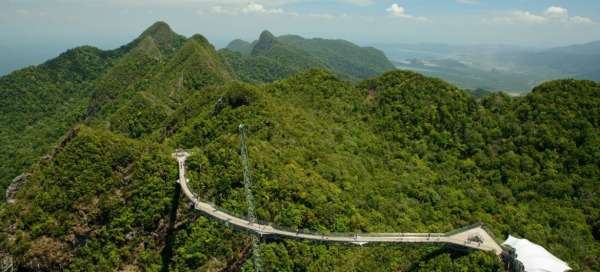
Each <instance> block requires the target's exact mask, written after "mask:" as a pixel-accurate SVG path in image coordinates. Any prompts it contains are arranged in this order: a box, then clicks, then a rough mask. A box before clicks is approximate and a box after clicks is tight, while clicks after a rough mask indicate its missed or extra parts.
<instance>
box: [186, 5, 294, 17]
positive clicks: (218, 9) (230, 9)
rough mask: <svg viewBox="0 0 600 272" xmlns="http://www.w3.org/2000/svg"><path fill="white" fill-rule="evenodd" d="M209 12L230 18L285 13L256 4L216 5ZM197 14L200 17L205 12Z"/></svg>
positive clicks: (281, 10) (278, 9)
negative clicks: (243, 15)
mask: <svg viewBox="0 0 600 272" xmlns="http://www.w3.org/2000/svg"><path fill="white" fill-rule="evenodd" d="M209 12H210V13H212V14H220V15H230V16H235V15H239V14H283V13H284V11H283V9H280V8H277V9H268V8H265V6H263V5H261V4H258V3H255V2H250V3H247V4H246V5H243V6H240V5H229V6H222V5H215V6H212V7H210V10H209ZM197 13H198V14H199V15H201V14H202V13H203V12H202V11H199V12H197Z"/></svg>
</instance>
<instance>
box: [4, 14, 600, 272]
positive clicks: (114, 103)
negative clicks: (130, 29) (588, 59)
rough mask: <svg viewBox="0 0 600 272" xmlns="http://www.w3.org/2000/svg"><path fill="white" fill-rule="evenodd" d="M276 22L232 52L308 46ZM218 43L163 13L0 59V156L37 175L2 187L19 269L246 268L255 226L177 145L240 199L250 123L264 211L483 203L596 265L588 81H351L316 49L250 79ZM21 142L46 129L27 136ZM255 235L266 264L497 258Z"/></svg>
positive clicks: (432, 222)
mask: <svg viewBox="0 0 600 272" xmlns="http://www.w3.org/2000/svg"><path fill="white" fill-rule="evenodd" d="M278 40H279V38H274V37H272V36H269V35H267V34H265V37H261V39H260V40H259V42H257V43H256V45H255V46H254V47H253V51H252V53H251V54H253V55H255V56H247V55H244V54H242V53H235V54H239V55H236V56H237V57H239V56H246V57H251V58H260V60H261V63H262V65H265V66H263V67H262V68H264V69H266V68H269V67H270V66H269V65H268V64H269V63H275V64H279V65H281V67H282V68H285V67H289V66H286V65H285V64H284V63H282V62H279V61H277V59H275V58H273V56H276V55H277V54H279V53H282V54H283V53H285V55H292V54H300V52H303V51H299V50H298V51H294V50H292V51H289V50H290V49H289V48H287V47H285V46H283V45H278V44H279V43H281V42H279V41H278ZM273 48H275V49H276V50H273ZM80 51H81V52H80ZM254 51H257V52H254ZM75 53H76V54H75ZM276 53H277V54H276ZM224 54H234V52H231V51H228V52H220V53H217V52H216V51H215V50H214V47H213V46H212V45H211V44H210V43H209V42H208V41H207V40H206V39H205V38H204V37H202V36H200V35H194V36H192V37H190V38H184V37H181V36H179V35H177V34H175V33H173V32H172V31H171V30H170V28H168V26H167V25H166V24H164V23H157V24H155V25H154V26H152V27H151V28H150V29H149V30H148V31H146V32H145V33H144V34H142V35H141V36H140V37H139V38H138V39H136V40H135V41H134V42H132V43H130V44H128V45H127V46H124V47H122V48H120V49H117V50H113V51H107V52H104V51H100V50H98V49H93V48H89V47H83V48H80V49H76V50H75V51H68V52H67V53H65V54H63V55H61V56H60V57H58V58H57V59H55V60H52V61H50V62H48V63H47V64H44V65H42V66H38V67H33V68H28V69H26V70H22V71H19V72H16V73H13V74H11V75H9V76H6V77H3V78H1V79H0V82H2V85H0V86H2V87H1V88H0V93H2V96H1V97H0V98H1V100H0V103H2V110H3V112H2V118H6V120H5V119H2V122H3V123H1V125H2V137H3V141H5V140H4V139H9V140H10V141H6V142H2V145H3V146H6V147H7V148H8V149H9V150H16V151H19V152H23V153H24V154H25V155H20V154H18V155H14V156H19V159H20V158H23V159H22V161H23V162H24V163H23V164H21V165H15V166H11V164H8V163H9V162H10V159H11V158H12V157H11V156H8V155H7V156H6V157H3V159H6V161H3V162H2V165H3V167H4V166H9V167H8V168H7V169H8V171H7V172H8V174H10V176H11V178H12V177H13V176H15V175H16V174H18V173H20V172H28V173H30V174H31V175H29V176H26V177H24V179H25V181H24V182H23V185H22V186H21V187H20V188H19V190H17V192H16V195H15V196H14V197H13V199H12V200H13V202H12V203H3V204H0V229H1V231H0V252H7V253H10V255H12V256H13V257H14V260H15V261H16V265H17V266H18V268H19V269H20V270H23V271H30V270H43V271H62V270H66V271H115V270H123V271H159V270H162V271H167V270H170V271H236V270H240V269H241V270H242V271H253V269H252V262H251V260H250V258H249V257H250V256H251V251H250V248H251V241H250V238H249V236H248V235H247V234H246V233H244V232H239V231H236V230H234V229H230V228H228V227H226V226H225V225H223V224H222V223H220V222H216V221H213V220H211V219H209V218H206V217H204V216H202V215H201V214H199V213H197V212H195V211H194V210H193V209H192V207H190V203H189V201H188V200H187V199H186V198H185V197H183V196H182V195H181V192H180V189H179V187H178V186H179V185H178V184H177V183H176V182H175V180H176V179H177V162H176V161H175V160H174V159H173V158H172V157H171V153H172V152H173V151H174V150H175V149H177V148H185V149H186V150H188V151H189V152H191V153H192V154H193V155H192V156H191V157H190V158H189V159H188V163H187V168H188V169H187V170H188V177H189V179H190V186H191V187H192V189H193V190H194V192H195V193H196V194H198V196H199V197H200V198H202V199H205V200H207V201H210V202H213V203H215V204H216V205H217V206H219V207H222V208H224V209H226V210H229V211H230V212H231V213H233V214H236V215H240V216H243V215H244V214H246V211H247V207H246V195H245V193H244V185H243V182H242V167H241V161H240V157H239V134H238V125H239V124H241V123H243V124H245V125H246V126H247V127H248V132H247V136H248V143H247V144H248V147H249V155H250V163H251V173H252V178H253V180H254V183H255V186H254V187H253V193H254V197H255V200H256V213H257V215H258V218H259V219H260V220H264V221H269V222H274V223H276V224H278V225H282V226H287V227H291V228H297V229H306V230H315V231H323V232H445V231H450V230H452V229H455V228H457V227H462V226H465V225H468V224H470V223H474V222H477V221H482V222H484V223H486V224H487V225H488V226H489V227H490V228H491V230H493V232H494V234H495V235H496V236H497V237H501V238H504V237H506V236H507V235H508V234H512V235H517V236H521V237H525V238H527V239H530V240H531V241H533V242H535V243H539V244H541V245H543V246H544V247H546V248H547V249H548V250H549V251H551V252H552V253H554V254H555V255H557V256H558V257H559V258H561V259H563V260H565V261H567V262H568V263H569V265H570V266H571V267H573V268H574V269H575V270H576V271H597V270H600V258H599V256H600V241H599V239H600V224H599V223H598V222H600V218H599V214H600V198H598V194H599V193H600V186H598V176H600V169H599V167H598V165H600V111H599V109H600V95H599V94H600V84H598V83H596V82H592V81H578V80H560V81H552V82H547V83H544V84H542V85H540V86H538V87H536V88H535V89H534V90H533V92H532V93H530V94H528V95H527V96H524V97H518V98H511V97H509V96H506V95H504V94H501V93H498V94H489V95H487V96H483V97H482V98H477V97H474V96H472V95H471V94H469V93H468V92H465V91H463V90H461V89H459V88H457V87H455V86H453V85H450V84H448V83H446V82H444V81H441V80H438V79H434V78H429V77H425V76H422V75H420V74H417V73H413V72H406V71H393V72H388V73H385V74H383V75H381V76H378V77H373V78H370V79H367V80H363V81H359V82H353V81H346V80H343V79H340V77H339V76H338V75H337V74H336V73H334V72H329V71H326V70H320V69H309V70H307V71H304V72H301V73H296V74H293V75H291V76H288V77H286V78H284V79H282V80H278V81H276V82H273V83H267V84H262V85H254V84H249V83H241V82H238V81H237V80H236V79H240V78H243V76H240V75H239V74H236V73H235V72H236V71H239V70H236V69H235V68H232V67H230V66H228V65H230V64H231V63H230V62H228V61H225V60H230V59H227V58H228V57H226V56H225V57H224ZM71 55H73V56H71ZM297 57H298V58H302V55H297ZM306 58H307V59H308V61H311V60H312V58H311V57H310V56H307V57H306ZM248 61H253V60H248ZM50 63H54V64H53V65H50ZM303 63H306V62H303ZM276 72H277V71H273V73H276ZM290 73H293V71H290ZM57 75H61V76H57ZM256 75H259V74H256ZM280 76H284V75H282V74H281V75H280ZM33 79H39V81H34V80H33ZM264 81H267V80H264ZM10 84H13V85H10ZM26 84H31V85H26ZM5 86H8V87H5ZM9 87H10V88H9ZM17 87H19V88H17ZM65 87H70V88H65ZM71 98H72V100H70V99H71ZM10 99H12V100H10ZM44 101H47V102H44ZM14 103H23V105H24V106H22V107H18V106H17V104H14ZM25 105H27V107H25ZM5 106H13V108H7V107H5ZM47 108H49V109H47ZM42 109H43V110H42ZM25 110H27V111H25ZM23 112H26V113H27V114H24V113H23ZM64 112H66V113H69V114H71V115H64V114H62V113H64ZM59 114H60V115H59ZM38 116H41V117H38ZM63 116H67V117H69V116H71V117H69V118H63ZM8 118H11V119H8ZM28 118H29V119H28ZM61 118H62V119H61ZM27 126H31V127H40V129H38V130H28V129H27ZM5 127H6V130H5V129H4V128H5ZM23 128H26V129H23ZM4 131H7V133H6V134H5V132H4ZM45 131H51V132H52V133H53V134H41V135H40V134H38V133H46V132H45ZM9 133H12V135H13V136H12V137H6V138H4V136H5V135H7V136H10V135H9ZM46 135H50V136H48V137H46ZM59 135H66V136H65V137H63V140H62V141H60V143H57V139H58V137H59ZM31 139H33V140H35V141H32V142H31V143H28V142H26V141H29V140H31ZM42 140H43V142H42V143H39V144H38V142H36V141H42ZM29 144H33V145H34V146H37V148H38V149H35V150H33V151H32V150H29V151H27V152H24V151H22V150H24V149H23V146H25V147H28V146H29ZM52 146H55V149H54V150H53V151H52V152H51V155H52V156H50V157H47V158H45V159H39V157H40V156H41V155H42V154H43V153H45V152H46V151H47V150H48V149H50V147H52ZM11 148H12V149H11ZM16 151H15V152H16ZM5 162H6V163H5ZM11 167H12V168H11ZM3 171H4V169H3ZM10 171H12V172H10ZM260 247H261V250H262V261H263V266H264V267H263V268H264V269H265V270H266V271H498V270H500V269H501V266H502V264H501V262H500V260H499V259H498V258H497V257H496V256H494V255H492V254H486V253H483V252H468V251H467V252H461V251H457V250H455V249H452V248H448V247H446V246H443V245H435V244H431V245H417V244H413V245H411V244H401V245H385V244H368V245H365V246H362V247H359V246H351V245H343V244H321V243H313V242H306V241H292V240H283V241H266V240H265V241H262V242H261V244H260Z"/></svg>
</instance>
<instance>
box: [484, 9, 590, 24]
mask: <svg viewBox="0 0 600 272" xmlns="http://www.w3.org/2000/svg"><path fill="white" fill-rule="evenodd" d="M484 21H485V22H491V23H500V24H542V23H567V24H569V23H570V24H592V23H594V21H593V20H592V19H591V18H588V17H582V16H569V10H568V9H566V8H563V7H560V6H550V7H548V8H547V9H546V10H545V11H544V12H543V13H542V14H534V13H532V12H529V11H522V10H517V11H513V12H509V13H507V14H505V15H502V16H498V17H494V18H492V19H490V20H484Z"/></svg>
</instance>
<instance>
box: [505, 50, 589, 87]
mask: <svg viewBox="0 0 600 272" xmlns="http://www.w3.org/2000/svg"><path fill="white" fill-rule="evenodd" d="M499 57H500V58H503V59H504V61H508V62H509V63H511V64H512V65H513V66H521V67H523V68H524V69H529V70H530V71H544V70H546V71H549V72H552V73H554V74H559V75H563V76H565V75H568V76H570V77H575V78H579V79H590V80H596V81H600V41H596V42H590V43H586V44H578V45H571V46H564V47H556V48H551V49H547V50H541V51H535V52H522V53H517V54H514V55H508V56H506V55H500V56H499Z"/></svg>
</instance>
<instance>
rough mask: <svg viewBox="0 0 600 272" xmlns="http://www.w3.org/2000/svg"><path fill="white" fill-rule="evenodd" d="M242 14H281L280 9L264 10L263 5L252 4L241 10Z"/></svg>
mask: <svg viewBox="0 0 600 272" xmlns="http://www.w3.org/2000/svg"><path fill="white" fill-rule="evenodd" d="M242 12H243V13H259V14H261V13H263V14H265V13H266V14H281V13H283V10H282V9H266V8H265V7H264V6H263V5H261V4H257V3H254V2H250V3H248V5H247V6H246V7H244V8H242Z"/></svg>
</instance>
